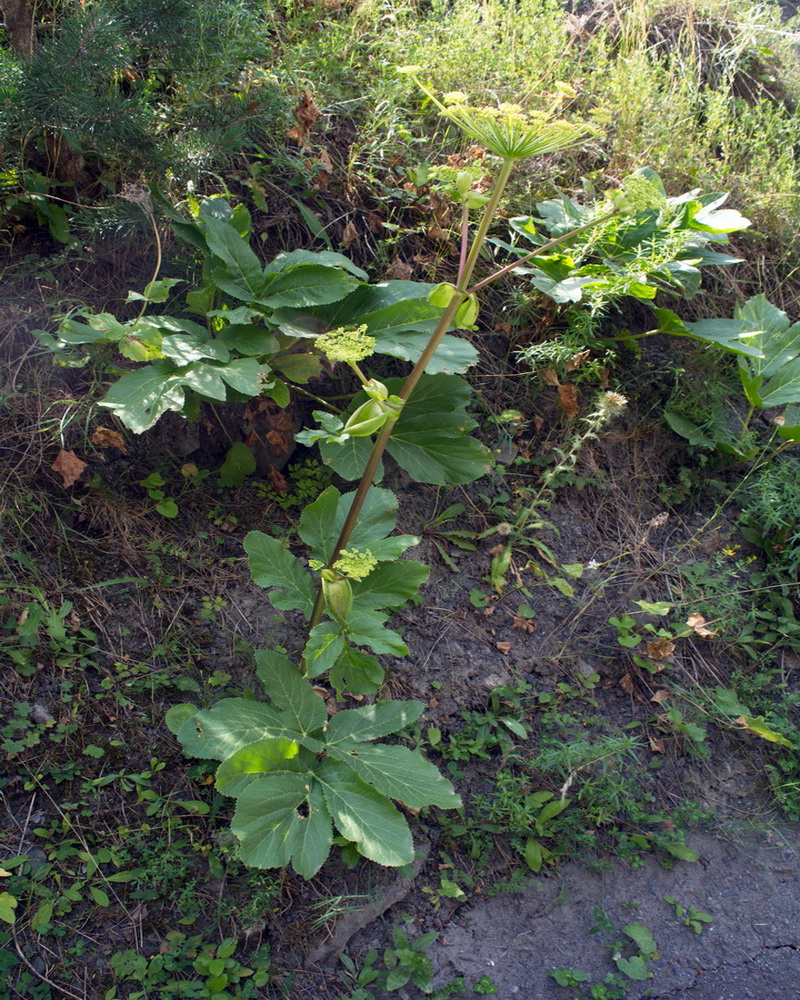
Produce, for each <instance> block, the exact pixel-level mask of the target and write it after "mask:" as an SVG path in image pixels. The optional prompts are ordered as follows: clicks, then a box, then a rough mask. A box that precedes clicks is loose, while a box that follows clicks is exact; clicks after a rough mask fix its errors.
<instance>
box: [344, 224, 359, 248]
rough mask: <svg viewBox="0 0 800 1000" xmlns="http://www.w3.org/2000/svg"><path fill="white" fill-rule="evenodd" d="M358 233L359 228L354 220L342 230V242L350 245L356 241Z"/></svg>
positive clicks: (347, 245) (346, 245)
mask: <svg viewBox="0 0 800 1000" xmlns="http://www.w3.org/2000/svg"><path fill="white" fill-rule="evenodd" d="M358 235H359V234H358V229H356V227H355V225H354V224H353V223H352V222H348V223H347V225H346V226H345V227H344V231H343V232H342V243H344V245H345V247H349V246H350V244H351V243H355V241H356V240H357V239H358Z"/></svg>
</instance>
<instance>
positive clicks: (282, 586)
mask: <svg viewBox="0 0 800 1000" xmlns="http://www.w3.org/2000/svg"><path fill="white" fill-rule="evenodd" d="M244 549H245V552H246V553H247V554H248V556H249V557H250V573H251V574H252V577H253V582H254V583H257V584H258V586H259V587H271V588H272V589H271V590H270V591H269V594H268V597H269V601H270V603H271V604H272V606H273V607H275V608H280V609H281V610H283V611H289V610H295V609H297V610H300V611H302V612H303V613H304V615H305V616H306V618H308V617H309V616H310V615H311V609H312V608H313V607H314V601H315V600H316V589H315V587H314V583H313V581H312V579H311V577H310V576H309V575H308V573H306V571H305V570H304V569H303V567H302V566H301V565H300V564H299V563H298V561H297V560H296V559H295V557H294V556H293V555H292V554H291V552H287V551H286V549H285V548H284V547H283V546H282V545H281V543H280V542H279V541H278V540H277V538H271V537H270V536H269V535H266V534H264V532H263V531H250V532H248V534H247V535H246V536H245V539H244Z"/></svg>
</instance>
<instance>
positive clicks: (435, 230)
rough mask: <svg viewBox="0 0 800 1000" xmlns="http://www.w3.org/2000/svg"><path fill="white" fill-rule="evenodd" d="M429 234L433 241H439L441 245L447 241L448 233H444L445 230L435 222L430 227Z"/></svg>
mask: <svg viewBox="0 0 800 1000" xmlns="http://www.w3.org/2000/svg"><path fill="white" fill-rule="evenodd" d="M427 233H428V236H429V237H430V238H431V239H432V240H437V241H438V242H439V243H442V242H443V241H444V240H446V239H447V233H446V232H445V231H444V229H442V227H441V226H439V225H437V224H436V223H435V222H432V223H431V224H430V225H429V226H428V229H427Z"/></svg>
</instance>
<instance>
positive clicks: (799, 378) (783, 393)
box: [759, 324, 800, 407]
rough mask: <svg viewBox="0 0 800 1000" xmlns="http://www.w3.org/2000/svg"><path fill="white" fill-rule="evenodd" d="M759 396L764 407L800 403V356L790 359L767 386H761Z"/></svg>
mask: <svg viewBox="0 0 800 1000" xmlns="http://www.w3.org/2000/svg"><path fill="white" fill-rule="evenodd" d="M798 326H800V324H798ZM759 396H760V398H761V406H763V407H769V406H786V405H787V404H788V403H800V358H796V359H795V360H794V361H790V362H789V363H788V364H786V365H784V366H783V368H781V370H780V371H779V372H776V374H775V375H773V376H772V378H771V379H770V380H769V381H768V382H767V384H766V385H765V386H763V387H761V388H759Z"/></svg>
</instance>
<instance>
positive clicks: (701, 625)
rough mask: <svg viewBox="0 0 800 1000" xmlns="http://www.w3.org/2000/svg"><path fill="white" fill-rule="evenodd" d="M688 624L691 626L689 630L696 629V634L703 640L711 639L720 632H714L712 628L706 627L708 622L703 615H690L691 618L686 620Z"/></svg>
mask: <svg viewBox="0 0 800 1000" xmlns="http://www.w3.org/2000/svg"><path fill="white" fill-rule="evenodd" d="M686 624H687V625H688V626H689V628H691V629H694V631H695V633H696V634H697V635H699V636H701V637H702V638H703V639H711V638H713V637H714V636H715V635H718V634H719V633H718V632H713V631H712V630H711V629H710V628H706V627H705V624H706V620H705V618H703V616H702V615H698V614H694V615H689V617H688V618H687V619H686Z"/></svg>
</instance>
